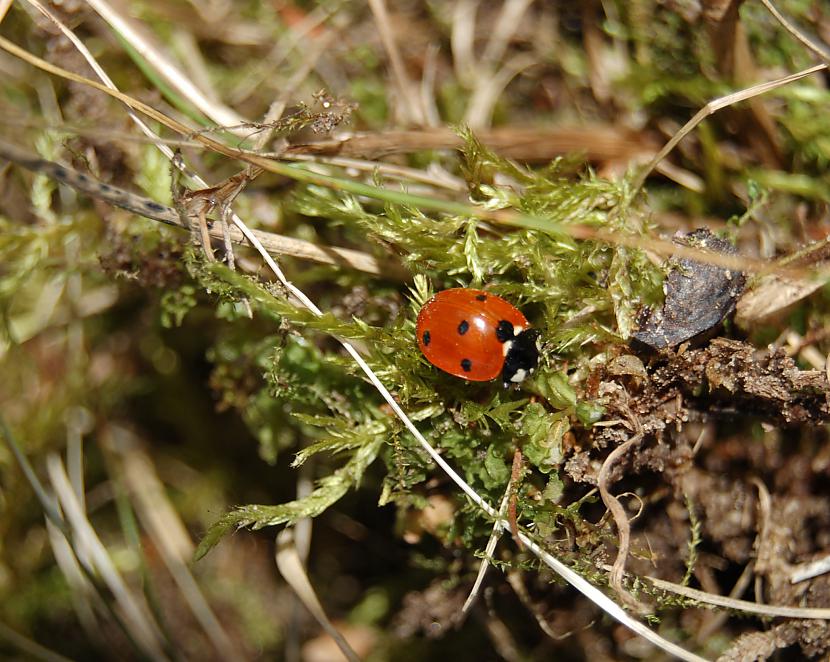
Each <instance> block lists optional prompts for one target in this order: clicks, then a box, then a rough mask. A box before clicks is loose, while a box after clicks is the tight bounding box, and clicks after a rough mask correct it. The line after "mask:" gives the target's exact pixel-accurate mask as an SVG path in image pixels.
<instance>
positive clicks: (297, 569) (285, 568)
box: [276, 528, 360, 662]
mask: <svg viewBox="0 0 830 662" xmlns="http://www.w3.org/2000/svg"><path fill="white" fill-rule="evenodd" d="M276 562H277V568H278V569H279V571H280V574H281V575H282V576H283V579H285V581H286V582H287V583H288V585H289V586H290V587H291V588H292V589H294V592H295V593H296V594H297V597H298V598H299V599H300V600H301V601H302V603H303V604H304V605H305V607H306V609H308V611H309V612H311V615H312V616H314V618H315V619H316V620H317V622H318V623H319V624H320V627H322V628H323V629H324V630H325V631H326V632H327V633H328V634H329V635H330V636H331V638H332V639H334V641H335V642H337V646H338V647H339V648H340V650H341V651H342V652H343V655H345V656H346V659H348V660H349V661H350V662H359V660H360V658H359V657H358V656H357V653H355V652H354V651H353V650H352V647H351V646H349V642H347V641H346V639H345V638H344V637H343V635H341V634H340V632H338V631H337V628H335V627H334V625H332V623H331V621H330V620H329V618H328V616H326V612H325V610H324V609H323V605H321V604H320V601H319V600H318V599H317V594H316V593H315V592H314V588H313V587H312V586H311V582H310V581H309V579H308V575H307V574H306V571H305V568H304V567H303V564H302V562H301V561H300V556H299V554H297V549H296V547H294V533H293V531H292V530H291V529H290V528H287V529H283V530H282V531H280V533H279V535H278V536H277V554H276Z"/></svg>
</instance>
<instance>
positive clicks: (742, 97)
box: [628, 64, 828, 201]
mask: <svg viewBox="0 0 830 662" xmlns="http://www.w3.org/2000/svg"><path fill="white" fill-rule="evenodd" d="M827 68H828V65H827V64H818V65H815V66H813V67H810V68H809V69H804V70H802V71H799V72H797V73H794V74H790V75H789V76H784V77H783V78H778V79H776V80H771V81H767V82H765V83H759V84H757V85H752V86H751V87H747V88H746V89H743V90H738V91H737V92H732V93H731V94H727V95H725V96H722V97H718V98H717V99H713V100H712V101H710V102H709V103H707V104H706V105H705V106H703V108H701V109H700V110H699V111H698V112H697V113H695V115H694V117H692V119H690V120H689V121H688V122H686V124H684V125H683V126H682V127H681V128H680V129H679V130H678V131H677V133H675V134H674V135H673V136H672V138H671V140H669V141H668V142H667V143H666V144H665V145H664V146H663V149H661V150H660V151H659V152H657V154H656V155H655V157H654V158H653V159H652V160H651V161H650V162H649V164H648V165H647V166H646V167H645V168H643V170H642V171H640V174H638V175H637V177H636V178H635V179H634V181H633V183H632V185H631V189H630V192H629V195H628V199H629V201H631V200H633V199H634V198H635V196H636V195H637V193H639V191H640V189H641V188H642V187H643V184H644V183H645V181H646V179H647V178H648V176H649V175H650V174H651V173H652V171H653V170H654V168H655V167H657V164H658V163H660V161H662V160H663V159H664V158H666V156H668V154H669V152H671V151H672V150H673V149H674V148H675V147H676V146H677V144H678V143H679V142H680V141H681V140H683V138H685V137H686V136H687V135H689V134H690V133H691V132H692V131H693V130H694V129H695V128H696V127H697V125H698V124H700V123H701V122H702V121H703V120H705V119H706V118H707V117H709V116H710V115H714V114H715V113H716V112H718V111H719V110H721V109H723V108H726V107H727V106H731V105H733V104H736V103H738V102H740V101H746V100H747V99H751V98H753V97H756V96H758V95H760V94H764V93H766V92H770V91H772V90H775V89H777V88H779V87H783V86H784V85H789V84H790V83H793V82H795V81H797V80H801V79H802V78H805V77H806V76H810V75H811V74H814V73H817V72H819V71H823V70H825V69H827Z"/></svg>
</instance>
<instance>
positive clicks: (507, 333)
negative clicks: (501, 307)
mask: <svg viewBox="0 0 830 662" xmlns="http://www.w3.org/2000/svg"><path fill="white" fill-rule="evenodd" d="M513 335H514V331H513V325H512V324H511V323H510V322H508V321H507V320H502V321H501V322H499V324H498V326H497V327H496V340H498V341H499V342H507V341H508V340H511V339H512V338H513Z"/></svg>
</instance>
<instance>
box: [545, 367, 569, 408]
mask: <svg viewBox="0 0 830 662" xmlns="http://www.w3.org/2000/svg"><path fill="white" fill-rule="evenodd" d="M540 382H541V383H540V384H539V386H540V387H541V390H542V392H543V395H544V396H545V397H546V398H547V400H548V402H550V404H551V405H552V406H554V407H556V408H557V409H567V408H568V407H573V406H574V405H575V404H576V392H575V391H574V390H573V388H572V387H571V385H570V383H568V376H567V375H566V374H565V373H564V372H562V371H561V370H560V371H557V372H554V373H553V374H552V375H549V376H548V378H547V380H545V381H542V380H540Z"/></svg>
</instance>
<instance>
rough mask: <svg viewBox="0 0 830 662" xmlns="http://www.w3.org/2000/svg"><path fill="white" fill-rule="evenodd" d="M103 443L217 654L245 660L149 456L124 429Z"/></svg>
mask: <svg viewBox="0 0 830 662" xmlns="http://www.w3.org/2000/svg"><path fill="white" fill-rule="evenodd" d="M104 443H105V444H106V445H107V446H108V449H109V451H110V452H113V453H115V454H116V456H117V457H118V458H119V460H120V463H121V470H122V471H123V474H124V478H125V481H126V484H127V486H128V487H129V489H130V496H131V498H132V500H133V502H134V503H135V505H136V511H137V513H138V516H139V519H140V521H141V523H142V525H143V526H144V528H145V530H146V531H147V532H148V533H149V535H150V537H151V539H152V541H153V544H154V546H155V548H156V549H157V550H158V551H159V553H160V555H161V558H162V560H163V561H164V564H165V566H166V567H167V570H168V571H169V572H170V574H171V576H172V577H173V580H174V581H175V582H176V585H177V586H178V587H179V590H180V591H181V594H182V596H183V597H184V599H185V601H186V603H187V605H188V607H190V610H191V612H192V614H193V616H194V617H195V618H196V620H197V621H198V623H199V624H200V625H201V627H202V630H203V631H204V632H205V634H206V635H207V636H208V638H209V639H210V641H211V643H212V644H213V646H214V647H215V648H216V651H217V653H218V654H219V655H220V656H221V658H222V659H223V660H229V661H230V660H243V659H245V656H244V655H242V653H241V652H240V651H239V650H238V649H237V647H236V646H235V645H234V643H233V642H232V641H231V639H230V637H229V636H228V634H227V633H226V632H225V629H224V628H223V627H222V624H221V623H220V622H219V619H218V618H217V617H216V615H215V614H214V613H213V610H212V609H211V607H210V604H209V603H208V601H207V600H206V599H205V596H204V595H203V593H202V591H201V589H200V588H199V585H198V584H197V583H196V579H195V578H194V577H193V574H192V573H191V572H190V569H189V568H188V567H187V563H188V562H189V560H190V558H191V557H192V555H193V543H192V541H191V540H190V536H189V535H188V533H187V530H186V528H185V526H184V523H183V522H182V521H181V518H180V517H179V515H178V513H177V512H176V509H175V508H174V507H173V505H172V504H171V503H170V500H169V499H168V497H167V494H166V493H165V489H164V485H163V484H162V483H161V481H160V480H159V477H158V475H157V473H156V470H155V467H154V466H153V463H152V462H151V460H150V458H149V457H148V456H147V455H146V454H145V453H144V452H142V451H141V450H140V449H139V448H138V445H137V440H136V439H135V438H134V436H133V435H132V433H130V432H129V431H128V430H126V429H124V428H120V427H112V428H110V429H109V430H108V433H107V434H106V435H105V436H104Z"/></svg>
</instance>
